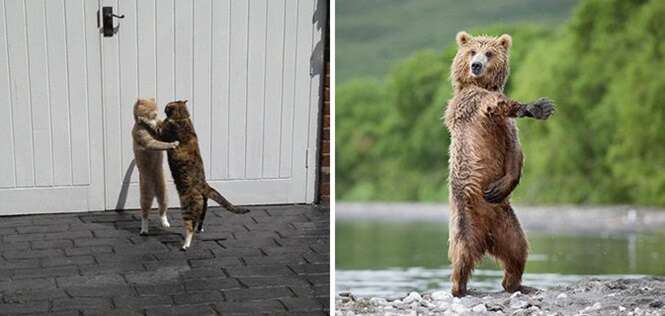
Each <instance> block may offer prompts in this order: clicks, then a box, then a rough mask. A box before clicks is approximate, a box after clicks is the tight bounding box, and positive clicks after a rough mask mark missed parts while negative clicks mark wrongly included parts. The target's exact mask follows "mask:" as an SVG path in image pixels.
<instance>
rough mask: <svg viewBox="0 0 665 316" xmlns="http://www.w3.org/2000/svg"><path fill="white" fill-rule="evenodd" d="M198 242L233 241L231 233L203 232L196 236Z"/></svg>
mask: <svg viewBox="0 0 665 316" xmlns="http://www.w3.org/2000/svg"><path fill="white" fill-rule="evenodd" d="M196 236H197V238H198V239H199V240H227V239H233V235H232V233H224V232H208V231H204V232H202V233H200V234H197V235H196Z"/></svg>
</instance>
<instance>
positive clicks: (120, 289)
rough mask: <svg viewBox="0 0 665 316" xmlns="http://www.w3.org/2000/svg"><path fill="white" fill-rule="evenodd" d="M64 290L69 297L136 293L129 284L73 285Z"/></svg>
mask: <svg viewBox="0 0 665 316" xmlns="http://www.w3.org/2000/svg"><path fill="white" fill-rule="evenodd" d="M66 292H67V293H68V294H69V295H70V296H71V297H111V296H131V295H136V290H135V289H134V288H133V287H130V286H129V285H99V286H94V287H73V288H68V289H67V290H66Z"/></svg>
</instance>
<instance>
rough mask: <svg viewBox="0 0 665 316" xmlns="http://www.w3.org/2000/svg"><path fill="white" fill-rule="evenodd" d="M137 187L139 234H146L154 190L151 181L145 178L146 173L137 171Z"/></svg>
mask: <svg viewBox="0 0 665 316" xmlns="http://www.w3.org/2000/svg"><path fill="white" fill-rule="evenodd" d="M139 188H140V192H139V193H140V200H141V231H140V232H139V234H141V235H144V236H145V235H147V234H148V230H149V227H150V209H151V208H152V200H153V199H154V198H155V190H154V187H153V183H152V181H150V180H149V179H147V175H144V174H142V173H140V172H139Z"/></svg>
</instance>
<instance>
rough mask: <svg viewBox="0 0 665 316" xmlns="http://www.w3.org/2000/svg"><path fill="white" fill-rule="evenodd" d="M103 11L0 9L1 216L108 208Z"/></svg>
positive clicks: (21, 0)
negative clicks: (103, 113)
mask: <svg viewBox="0 0 665 316" xmlns="http://www.w3.org/2000/svg"><path fill="white" fill-rule="evenodd" d="M97 8H98V4H97V2H95V1H84V0H49V1H46V0H2V1H0V17H1V19H0V20H1V21H0V24H1V25H0V93H1V94H2V95H3V96H6V100H7V102H5V104H3V105H2V106H0V113H1V114H0V115H2V116H3V120H5V121H4V122H0V125H2V127H1V130H0V132H1V133H3V135H6V136H7V138H8V139H9V142H8V144H7V145H6V146H3V147H2V148H0V171H1V172H2V180H1V181H0V215H7V214H28V213H52V212H75V211H89V210H99V209H103V208H104V207H105V205H104V199H103V194H104V177H103V174H101V171H102V170H103V164H104V158H103V156H102V153H103V151H104V146H103V142H102V139H101V137H102V132H103V131H102V129H103V128H102V118H101V112H100V111H101V99H100V95H99V91H100V90H99V88H100V79H101V77H100V73H99V71H100V66H101V64H100V62H99V58H98V56H99V42H98V40H97V39H98V37H99V33H98V32H97V25H96V23H97V22H96V20H97V19H96V11H97ZM91 82H92V84H91ZM3 123H4V124H3ZM91 127H95V128H91Z"/></svg>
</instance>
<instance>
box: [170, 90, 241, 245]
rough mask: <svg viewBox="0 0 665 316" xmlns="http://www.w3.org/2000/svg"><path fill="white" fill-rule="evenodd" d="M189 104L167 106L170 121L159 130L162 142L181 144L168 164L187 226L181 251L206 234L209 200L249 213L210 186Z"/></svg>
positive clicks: (231, 209) (173, 151)
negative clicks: (202, 233)
mask: <svg viewBox="0 0 665 316" xmlns="http://www.w3.org/2000/svg"><path fill="white" fill-rule="evenodd" d="M186 103H187V101H186V100H185V101H173V102H170V103H169V104H167V105H166V108H165V110H164V111H165V113H166V119H165V120H164V122H163V124H161V126H159V128H158V133H159V137H158V138H159V139H160V140H163V141H166V142H176V141H178V142H180V144H179V145H178V147H177V148H175V149H174V150H169V151H168V152H167V154H168V161H169V169H171V175H172V176H173V180H174V181H175V185H176V189H177V190H178V195H179V196H180V209H181V211H182V218H183V221H184V223H185V229H186V231H185V233H186V235H185V242H184V244H183V246H182V248H181V250H183V251H184V250H187V249H188V248H189V247H190V245H191V243H192V237H193V236H194V227H196V230H197V232H202V231H203V221H204V219H205V216H206V212H207V210H208V199H212V200H214V201H215V202H217V203H219V205H221V206H223V207H224V208H226V210H227V211H229V212H232V213H236V214H244V213H247V212H249V210H248V209H244V208H238V207H235V206H233V204H231V203H230V202H229V201H227V200H226V199H225V198H224V197H223V196H222V195H221V194H220V193H219V192H217V190H215V189H214V188H212V187H211V186H210V185H208V182H207V181H206V178H205V172H204V168H203V160H202V159H201V153H200V151H199V143H198V139H197V137H196V132H195V131H194V125H193V124H192V120H191V119H190V116H189V111H188V110H187V106H186Z"/></svg>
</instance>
